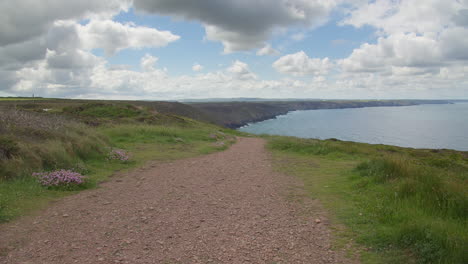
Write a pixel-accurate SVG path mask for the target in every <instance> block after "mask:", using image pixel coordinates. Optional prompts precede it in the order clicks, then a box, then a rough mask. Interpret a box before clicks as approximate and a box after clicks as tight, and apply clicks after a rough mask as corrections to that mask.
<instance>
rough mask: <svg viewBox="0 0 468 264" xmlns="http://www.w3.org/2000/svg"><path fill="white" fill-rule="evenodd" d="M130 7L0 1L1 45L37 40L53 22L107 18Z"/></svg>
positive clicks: (123, 1)
mask: <svg viewBox="0 0 468 264" xmlns="http://www.w3.org/2000/svg"><path fill="white" fill-rule="evenodd" d="M129 6H130V1H129V0H106V1H94V0H67V1H57V0H42V1H29V0H15V1H0V32H2V37H1V38H0V46H5V45H10V44H15V43H21V42H24V41H28V40H31V39H33V38H36V37H39V36H41V35H43V34H45V33H46V32H47V31H48V29H49V27H50V26H51V25H52V24H53V23H54V21H56V20H67V19H74V20H80V19H86V18H94V17H107V18H109V17H111V16H113V15H115V14H117V13H119V12H120V11H121V10H127V9H128V7H129Z"/></svg>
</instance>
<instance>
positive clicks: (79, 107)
mask: <svg viewBox="0 0 468 264" xmlns="http://www.w3.org/2000/svg"><path fill="white" fill-rule="evenodd" d="M223 131H224V132H223ZM227 133H233V132H232V131H226V130H223V129H222V128H220V127H217V126H215V125H211V124H208V123H202V122H199V121H196V120H192V119H189V118H186V117H181V116H176V115H171V114H161V113H158V112H156V111H155V110H154V109H153V108H150V107H145V106H139V105H132V104H128V103H119V102H113V103H110V102H83V103H81V104H79V103H76V102H71V103H70V104H66V102H60V103H59V104H50V103H48V102H45V103H44V104H39V103H35V104H34V105H30V104H29V102H28V103H25V104H21V103H19V102H18V104H17V105H15V107H14V108H12V107H4V109H3V110H1V114H0V222H2V221H9V220H11V219H14V218H15V217H17V216H20V215H23V214H25V213H28V212H31V211H34V210H36V209H37V208H40V207H42V206H43V205H45V204H47V203H48V202H49V201H50V200H53V199H55V198H58V197H62V196H64V195H68V194H70V193H73V192H74V191H78V190H81V189H84V188H93V187H96V186H97V184H98V183H99V182H101V181H104V180H106V179H107V178H108V177H109V176H110V175H112V174H113V173H114V172H115V171H117V170H122V169H130V168H133V167H135V166H140V165H143V164H144V162H146V161H148V160H152V159H159V160H168V159H177V158H184V157H190V156H194V155H199V154H206V153H210V152H213V151H218V150H222V149H224V148H226V147H227V146H229V144H230V143H232V141H233V137H232V136H230V135H228V134H227ZM215 143H216V144H215ZM81 176H83V178H82V177H81Z"/></svg>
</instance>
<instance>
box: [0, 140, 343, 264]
mask: <svg viewBox="0 0 468 264" xmlns="http://www.w3.org/2000/svg"><path fill="white" fill-rule="evenodd" d="M296 184H297V182H295V180H294V179H293V178H291V177H289V176H285V175H281V174H279V173H276V172H273V170H272V169H271V162H270V158H269V155H268V153H267V152H266V151H265V150H264V141H263V140H261V139H251V138H242V139H239V141H238V143H236V144H235V145H234V146H232V147H231V148H230V149H229V150H227V151H224V152H221V153H215V154H211V155H207V156H202V157H198V158H191V159H186V160H179V161H174V162H171V163H154V164H150V165H148V166H147V167H146V168H143V169H137V170H135V171H133V172H132V173H127V174H126V175H123V176H122V177H114V178H113V179H112V180H111V181H110V182H107V183H105V184H103V185H102V188H99V189H96V190H89V191H84V192H81V193H79V194H77V195H74V196H70V197H67V198H65V199H63V200H61V201H60V202H57V203H55V204H54V205H52V206H50V207H49V208H48V209H47V210H45V211H44V212H42V213H41V214H40V215H38V216H35V217H30V218H24V219H21V220H19V221H16V222H15V223H12V224H8V225H4V226H1V227H0V249H1V250H2V251H3V254H1V255H0V263H31V264H33V263H34V264H39V263H47V264H51V263H67V264H68V263H80V264H82V263H132V264H133V263H350V262H352V261H351V260H346V259H345V258H343V257H342V256H341V255H340V254H339V253H338V252H335V251H332V250H331V249H330V238H329V236H330V235H329V230H328V228H327V220H326V218H325V216H324V213H323V212H321V211H320V209H317V208H319V207H318V206H316V205H314V202H312V201H308V202H306V203H305V204H298V203H297V202H293V201H292V199H287V197H288V196H287V195H288V194H290V192H291V191H293V190H294V189H297V188H294V186H295V185H296ZM294 192H296V191H294ZM305 211H307V212H308V213H305ZM316 218H320V219H321V220H322V222H321V223H316V222H315V219H316Z"/></svg>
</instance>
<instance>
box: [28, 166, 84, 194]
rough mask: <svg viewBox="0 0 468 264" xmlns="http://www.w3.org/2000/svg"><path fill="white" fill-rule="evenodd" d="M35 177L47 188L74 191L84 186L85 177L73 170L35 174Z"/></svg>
mask: <svg viewBox="0 0 468 264" xmlns="http://www.w3.org/2000/svg"><path fill="white" fill-rule="evenodd" d="M32 176H33V177H35V178H37V179H38V181H39V183H40V184H41V185H42V186H44V187H47V188H57V187H58V188H65V189H73V188H74V187H77V186H80V185H83V184H84V183H85V177H84V176H83V175H81V174H80V173H78V172H74V171H71V170H58V171H53V172H42V173H37V172H35V173H33V174H32Z"/></svg>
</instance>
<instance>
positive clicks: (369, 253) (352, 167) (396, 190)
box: [267, 137, 468, 263]
mask: <svg viewBox="0 0 468 264" xmlns="http://www.w3.org/2000/svg"><path fill="white" fill-rule="evenodd" d="M267 139H268V140H269V144H268V147H269V149H270V150H272V151H273V152H274V154H275V157H276V159H277V161H278V164H279V165H278V166H279V169H280V170H282V171H285V172H288V173H290V174H293V175H297V176H299V177H301V179H303V180H304V182H305V186H306V189H307V190H308V191H309V193H310V195H311V196H313V197H314V198H318V199H320V200H321V201H322V202H323V204H324V205H325V206H326V207H327V208H328V209H330V211H331V212H332V213H333V215H334V216H335V218H334V222H335V224H340V223H341V224H345V225H346V226H347V229H346V231H344V233H340V234H339V236H341V239H342V240H343V239H344V240H347V241H348V240H350V239H353V241H356V242H357V243H358V244H360V245H361V247H360V248H357V249H355V251H358V252H360V255H361V257H362V261H363V262H364V263H408V262H410V263H467V262H468V254H466V245H467V244H468V225H467V224H468V222H467V213H468V188H467V187H468V186H467V184H466V183H467V182H466V179H467V178H466V177H467V174H468V167H467V165H468V164H467V159H466V153H465V152H458V151H451V150H445V151H432V150H415V149H406V148H399V147H393V146H383V145H369V144H363V143H352V142H340V141H330V140H325V141H319V140H306V139H300V140H298V139H294V138H287V137H267ZM314 148H316V149H314ZM324 148H326V149H327V151H324ZM362 248H365V249H367V250H362Z"/></svg>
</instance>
